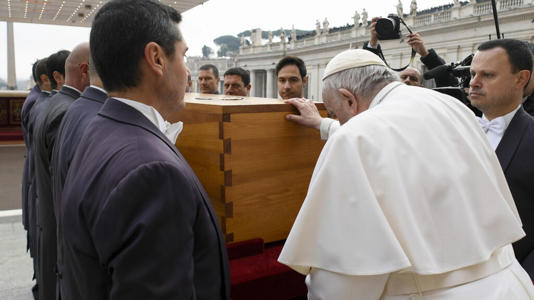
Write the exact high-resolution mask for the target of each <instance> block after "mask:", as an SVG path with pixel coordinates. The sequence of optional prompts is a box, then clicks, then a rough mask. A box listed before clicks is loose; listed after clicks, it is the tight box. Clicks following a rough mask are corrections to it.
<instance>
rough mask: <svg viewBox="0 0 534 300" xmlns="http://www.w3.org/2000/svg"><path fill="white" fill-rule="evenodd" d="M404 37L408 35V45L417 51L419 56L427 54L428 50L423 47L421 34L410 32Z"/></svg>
mask: <svg viewBox="0 0 534 300" xmlns="http://www.w3.org/2000/svg"><path fill="white" fill-rule="evenodd" d="M406 37H408V45H410V46H411V47H412V48H413V50H415V52H417V53H419V55H421V57H425V56H427V55H428V51H427V50H426V48H425V44H424V43H423V38H422V37H421V35H420V34H419V33H418V32H416V33H410V34H408V35H407V36H406Z"/></svg>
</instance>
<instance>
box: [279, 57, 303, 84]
mask: <svg viewBox="0 0 534 300" xmlns="http://www.w3.org/2000/svg"><path fill="white" fill-rule="evenodd" d="M287 65H295V66H297V68H299V73H300V77H302V79H304V77H306V65H305V64H304V62H303V61H302V59H300V58H298V57H296V56H286V57H284V58H282V59H281V60H280V61H279V62H278V64H277V65H276V76H278V72H280V70H282V68H283V67H285V66H287Z"/></svg>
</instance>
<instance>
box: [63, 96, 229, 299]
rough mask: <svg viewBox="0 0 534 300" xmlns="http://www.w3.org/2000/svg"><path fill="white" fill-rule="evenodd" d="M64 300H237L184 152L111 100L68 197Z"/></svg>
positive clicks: (76, 164)
mask: <svg viewBox="0 0 534 300" xmlns="http://www.w3.org/2000/svg"><path fill="white" fill-rule="evenodd" d="M61 220H62V222H63V239H64V240H63V257H64V271H63V281H64V291H65V294H63V295H62V297H63V299H66V300H69V299H81V300H83V299H110V298H112V299H132V300H135V299H143V300H144V299H165V300H167V299H206V300H208V299H209V300H213V299H228V298H229V293H230V288H229V286H230V280H229V271H228V258H227V254H226V248H225V244H224V239H223V237H222V234H221V230H220V227H219V223H218V220H217V217H216V215H215V213H214V211H213V208H212V206H211V202H210V200H209V198H208V196H207V194H206V192H205V191H204V188H203V187H202V185H201V184H200V182H199V180H198V178H197V177H196V176H195V174H194V172H193V170H192V169H191V168H190V167H189V165H188V164H187V162H186V161H185V159H184V158H183V156H182V155H181V154H180V152H179V151H178V149H176V147H175V146H174V145H173V144H172V143H171V142H170V141H169V140H168V139H167V138H166V137H165V136H164V135H163V133H161V132H160V131H159V129H158V128H157V127H156V126H155V125H154V124H152V123H151V122H150V121H149V120H148V119H147V118H145V117H144V116H143V115H142V114H141V113H140V112H138V111H137V110H135V109H134V108H132V107H130V106H128V105H126V104H124V103H122V102H120V101H118V100H114V99H108V100H107V101H106V103H105V104H104V106H103V107H102V109H101V110H100V112H99V113H98V115H97V116H96V117H95V118H94V119H93V121H92V122H91V123H90V124H89V126H88V127H87V129H86V131H85V134H84V136H83V137H82V140H81V142H80V144H79V145H78V149H77V151H76V153H75V155H74V158H73V160H72V163H71V166H70V168H69V171H68V173H67V178H66V180H65V186H64V189H63V194H62V197H61Z"/></svg>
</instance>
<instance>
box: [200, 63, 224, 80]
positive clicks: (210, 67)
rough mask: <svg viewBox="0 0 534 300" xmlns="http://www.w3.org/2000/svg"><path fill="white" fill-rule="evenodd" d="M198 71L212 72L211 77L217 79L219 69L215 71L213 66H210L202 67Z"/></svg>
mask: <svg viewBox="0 0 534 300" xmlns="http://www.w3.org/2000/svg"><path fill="white" fill-rule="evenodd" d="M199 70H202V71H207V70H211V71H212V72H213V76H215V79H217V78H219V69H217V67H216V66H215V65H212V64H206V65H202V66H201V67H200V69H199Z"/></svg>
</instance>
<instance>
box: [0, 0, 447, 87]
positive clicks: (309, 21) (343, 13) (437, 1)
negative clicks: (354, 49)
mask: <svg viewBox="0 0 534 300" xmlns="http://www.w3.org/2000/svg"><path fill="white" fill-rule="evenodd" d="M401 2H402V4H403V9H404V12H405V13H407V12H408V11H409V7H410V2H411V0H401ZM452 2H453V1H452V0H424V1H422V0H419V1H418V10H422V9H426V8H430V7H434V6H439V5H444V4H448V3H452ZM397 3H398V0H375V1H372V2H371V1H354V0H327V1H310V0H269V1H260V0H209V1H207V2H205V3H204V4H202V5H199V6H197V7H195V8H193V9H190V10H188V11H186V12H185V13H183V21H182V23H181V25H180V26H181V30H182V33H183V35H184V38H185V41H186V42H187V44H188V46H189V51H188V53H187V55H188V56H200V55H202V50H201V49H202V46H203V45H208V46H210V47H212V48H213V50H214V52H215V53H216V46H215V44H214V43H213V40H214V39H215V38H217V37H219V36H221V35H234V36H236V35H237V34H238V33H240V32H242V31H245V30H251V29H254V28H261V29H262V30H264V31H274V30H278V29H280V28H284V29H291V28H292V26H293V25H294V26H295V28H296V29H302V30H315V22H316V20H319V21H320V22H321V24H322V22H323V21H324V19H325V18H327V19H328V22H329V24H330V25H329V27H330V28H332V27H338V26H344V25H347V24H353V19H352V17H353V15H354V12H355V11H356V10H357V11H358V13H359V14H360V15H361V13H362V10H363V9H364V8H365V10H366V11H367V13H368V15H369V18H368V19H369V20H370V19H371V18H372V17H373V16H387V14H389V13H396V5H397ZM321 27H322V25H321ZM89 32H90V28H80V27H70V26H58V25H39V24H27V23H15V24H14V34H15V61H16V73H17V80H23V79H27V78H29V77H30V75H31V65H32V64H33V62H34V61H35V60H36V59H37V58H43V57H46V56H48V55H50V54H52V53H53V52H56V51H58V50H61V49H67V50H71V49H72V48H74V46H76V45H77V44H79V43H81V42H85V41H88V40H89ZM0 78H3V79H7V25H6V22H0Z"/></svg>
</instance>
